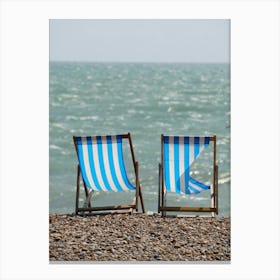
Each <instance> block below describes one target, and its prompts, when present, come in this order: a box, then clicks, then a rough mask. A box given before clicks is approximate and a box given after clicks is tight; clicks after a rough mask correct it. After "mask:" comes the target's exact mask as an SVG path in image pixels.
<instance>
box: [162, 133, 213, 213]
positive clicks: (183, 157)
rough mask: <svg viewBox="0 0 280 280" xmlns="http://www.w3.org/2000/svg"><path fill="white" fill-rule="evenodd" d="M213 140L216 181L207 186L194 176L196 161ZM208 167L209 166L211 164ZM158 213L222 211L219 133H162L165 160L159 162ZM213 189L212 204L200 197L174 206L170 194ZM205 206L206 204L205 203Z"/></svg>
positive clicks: (210, 194) (210, 196) (210, 193)
mask: <svg viewBox="0 0 280 280" xmlns="http://www.w3.org/2000/svg"><path fill="white" fill-rule="evenodd" d="M210 142H212V143H213V162H212V163H211V161H212V160H211V159H210V162H209V167H211V165H213V169H212V170H213V173H212V176H213V181H212V184H211V185H206V184H204V183H202V182H199V181H198V180H196V179H194V178H193V177H191V176H190V168H191V165H192V163H193V162H194V161H195V160H196V159H197V158H198V157H199V155H200V154H201V152H203V151H204V150H205V149H206V148H207V147H208V146H209V145H210ZM207 168H208V167H207ZM158 188H159V190H158V212H159V213H160V212H162V215H163V216H165V215H166V212H170V211H173V212H211V213H212V215H216V214H218V166H217V165H216V135H213V136H166V135H161V162H160V163H159V184H158ZM206 190H210V192H209V199H210V200H211V206H202V204H200V203H199V202H198V200H195V201H192V203H190V201H188V202H187V201H186V203H188V204H190V205H181V206H178V205H170V201H168V199H167V193H168V192H173V193H177V194H186V195H191V194H199V193H200V192H202V191H206ZM203 205H205V204H203Z"/></svg>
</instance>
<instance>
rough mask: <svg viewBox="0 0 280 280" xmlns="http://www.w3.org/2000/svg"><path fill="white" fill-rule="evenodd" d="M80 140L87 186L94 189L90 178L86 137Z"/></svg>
mask: <svg viewBox="0 0 280 280" xmlns="http://www.w3.org/2000/svg"><path fill="white" fill-rule="evenodd" d="M81 140H82V150H83V158H84V165H85V171H86V176H87V178H88V181H89V183H90V186H89V187H91V188H93V189H96V188H95V185H94V183H93V178H92V174H91V170H90V164H89V157H88V145H87V139H86V138H85V137H82V138H81Z"/></svg>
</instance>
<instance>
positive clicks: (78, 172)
mask: <svg viewBox="0 0 280 280" xmlns="http://www.w3.org/2000/svg"><path fill="white" fill-rule="evenodd" d="M79 197H80V167H79V165H78V167H77V189H76V209H75V213H76V215H78V208H79Z"/></svg>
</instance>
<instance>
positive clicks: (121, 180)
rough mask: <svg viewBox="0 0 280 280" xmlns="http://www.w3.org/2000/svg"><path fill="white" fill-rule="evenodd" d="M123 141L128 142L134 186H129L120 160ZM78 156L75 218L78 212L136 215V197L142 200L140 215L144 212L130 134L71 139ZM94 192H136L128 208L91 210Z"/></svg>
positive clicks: (126, 206)
mask: <svg viewBox="0 0 280 280" xmlns="http://www.w3.org/2000/svg"><path fill="white" fill-rule="evenodd" d="M123 139H128V142H129V146H130V151H131V156H132V161H133V166H134V171H135V185H133V184H132V183H130V181H129V179H128V176H127V173H126V169H125V164H124V158H123ZM73 140H74V144H75V147H76V152H77V156H78V171H77V172H78V174H77V192H76V214H79V213H80V212H82V213H85V212H92V211H107V210H121V211H123V209H126V210H129V211H130V212H132V211H133V210H134V209H135V210H136V211H138V197H139V198H140V200H141V206H142V212H145V208H144V201H143V196H142V191H141V186H140V182H139V176H138V162H136V161H135V156H134V151H133V145H132V140H131V136H130V133H128V134H122V135H113V136H111V135H110V136H84V137H81V136H80V137H77V136H74V137H73ZM80 175H82V176H81V177H82V181H83V184H84V189H85V196H86V197H85V201H84V205H83V207H80V206H79V198H80ZM95 191H97V192H121V191H135V197H134V199H133V202H132V203H131V204H129V205H113V206H99V207H92V206H91V197H92V195H93V193H94V192H95Z"/></svg>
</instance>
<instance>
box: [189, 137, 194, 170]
mask: <svg viewBox="0 0 280 280" xmlns="http://www.w3.org/2000/svg"><path fill="white" fill-rule="evenodd" d="M193 161H194V137H189V166H191V164H192V163H193Z"/></svg>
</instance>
